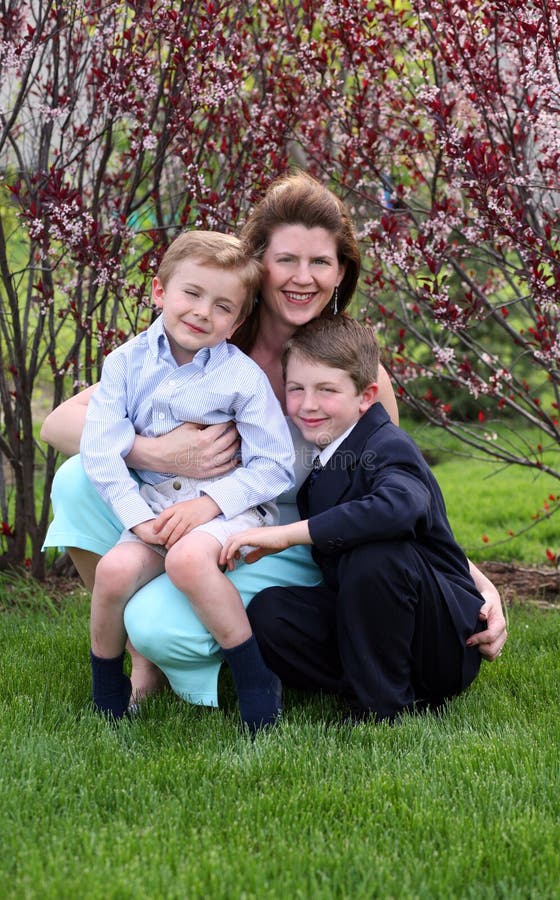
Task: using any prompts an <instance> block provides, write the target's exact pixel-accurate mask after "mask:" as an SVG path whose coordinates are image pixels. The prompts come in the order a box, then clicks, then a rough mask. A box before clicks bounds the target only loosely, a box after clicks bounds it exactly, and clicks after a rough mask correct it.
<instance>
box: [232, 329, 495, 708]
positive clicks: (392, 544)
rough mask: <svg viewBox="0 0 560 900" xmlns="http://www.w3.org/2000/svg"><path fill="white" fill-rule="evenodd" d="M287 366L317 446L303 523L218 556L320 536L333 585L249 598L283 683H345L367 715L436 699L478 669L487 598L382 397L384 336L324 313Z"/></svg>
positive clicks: (293, 398)
mask: <svg viewBox="0 0 560 900" xmlns="http://www.w3.org/2000/svg"><path fill="white" fill-rule="evenodd" d="M283 365H284V375H285V381H286V402H287V408H288V414H289V415H290V417H291V418H292V419H293V421H294V422H295V424H296V425H297V427H298V428H299V429H300V431H301V432H302V434H303V436H304V437H305V438H306V439H307V440H309V441H311V442H312V443H314V444H315V445H316V447H317V458H316V461H315V462H314V471H313V472H312V473H311V475H310V476H309V478H308V479H307V481H306V482H305V483H304V485H303V486H302V488H301V489H300V492H299V494H298V506H299V509H300V514H301V516H302V521H299V522H295V523H293V524H290V525H286V526H282V527H274V528H271V529H266V530H265V531H263V532H262V534H257V533H256V532H255V531H254V530H251V531H247V532H244V533H241V534H239V535H236V536H235V537H232V538H230V539H229V541H228V543H227V544H226V545H225V547H224V549H223V552H222V557H221V559H222V562H225V561H228V563H230V562H231V561H232V560H233V559H234V557H235V554H236V552H237V551H238V548H239V547H240V546H243V545H250V546H254V547H258V548H261V549H259V550H256V551H254V552H253V554H251V555H250V556H249V557H248V558H247V559H248V561H249V560H251V561H253V560H254V559H257V558H260V556H262V555H264V553H266V552H277V551H279V550H282V549H285V548H286V547H288V546H291V545H293V544H312V545H313V549H312V553H313V557H314V558H315V560H316V561H317V563H318V564H319V565H320V567H321V570H322V573H323V580H324V583H323V584H322V585H319V586H318V587H294V588H269V589H267V590H265V591H262V592H261V593H260V594H258V595H257V597H256V598H254V599H253V600H252V601H251V604H250V606H249V609H248V612H249V618H250V620H251V623H252V625H253V630H254V632H255V635H256V637H257V639H258V641H259V644H260V646H261V650H262V652H263V656H264V658H265V660H266V661H267V662H268V665H269V666H270V668H271V669H272V670H273V671H274V672H276V674H277V675H279V676H280V678H282V680H283V681H284V683H285V684H288V685H291V686H294V687H298V688H301V689H308V690H309V689H315V690H320V689H322V690H326V691H331V692H335V693H338V694H339V695H342V696H344V697H346V699H347V700H348V701H349V702H350V705H351V707H352V708H353V713H354V715H355V716H356V717H358V718H361V717H363V716H366V715H371V714H373V715H375V716H376V717H377V718H378V719H388V720H391V719H394V717H395V716H396V715H398V714H399V713H400V712H401V711H402V710H405V709H413V708H424V707H426V706H434V707H436V706H439V705H440V704H441V703H442V702H443V701H444V700H445V699H447V698H448V697H451V696H453V695H455V694H457V693H459V692H460V691H462V690H463V689H465V688H466V687H467V686H468V685H469V684H470V682H471V681H472V680H473V679H474V678H475V676H476V674H477V672H478V668H479V665H480V655H479V653H478V650H477V649H476V647H472V648H470V647H467V646H466V641H467V638H468V637H469V636H470V635H472V634H473V632H475V631H478V630H480V629H481V627H482V625H481V623H480V622H479V611H480V608H481V606H482V604H483V599H482V597H481V595H480V594H479V593H478V591H477V590H476V588H475V585H474V582H473V580H472V578H471V575H470V572H469V566H468V562H467V559H466V557H465V555H464V554H463V552H462V550H461V549H460V547H459V546H458V545H457V543H456V542H455V539H454V537H453V534H452V531H451V528H450V526H449V522H448V520H447V516H446V512H445V505H444V501H443V498H442V495H441V492H440V489H439V487H438V485H437V482H436V480H435V478H434V476H433V475H432V473H431V471H430V469H429V468H428V466H427V464H426V462H425V461H424V459H423V457H422V454H421V453H420V451H419V450H418V448H417V447H416V445H415V444H414V442H413V441H412V439H411V438H410V437H409V436H408V435H407V434H406V433H405V432H404V431H402V430H401V429H399V428H397V427H396V426H395V425H393V424H392V423H391V422H390V420H389V417H388V416H387V414H386V412H385V411H384V409H383V407H382V406H381V405H379V404H377V403H376V402H375V400H376V395H377V384H376V378H377V366H378V349H377V344H376V341H375V335H374V333H373V331H372V329H371V328H368V327H366V326H362V325H360V324H359V323H357V322H355V321H353V320H352V319H349V318H347V317H341V316H339V317H337V318H331V319H320V320H315V321H313V322H311V323H309V324H308V325H306V326H304V327H303V328H301V329H300V330H299V331H298V332H297V333H296V335H295V336H294V337H293V338H292V340H291V341H289V342H288V344H287V346H286V348H285V351H284V358H283ZM286 608H289V614H288V615H285V610H286ZM297 610H301V611H304V612H302V614H301V616H300V617H299V618H298V615H297ZM311 610H313V615H310V611H311ZM286 623H289V624H286ZM308 623H311V624H308Z"/></svg>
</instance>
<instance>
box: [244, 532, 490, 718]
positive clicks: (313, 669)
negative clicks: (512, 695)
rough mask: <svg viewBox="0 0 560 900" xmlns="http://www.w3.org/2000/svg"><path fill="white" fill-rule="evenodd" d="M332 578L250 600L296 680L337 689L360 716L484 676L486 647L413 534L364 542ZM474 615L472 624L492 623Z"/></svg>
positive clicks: (440, 698)
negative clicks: (475, 642) (457, 617)
mask: <svg viewBox="0 0 560 900" xmlns="http://www.w3.org/2000/svg"><path fill="white" fill-rule="evenodd" d="M329 581H330V582H331V583H330V584H323V585H319V586H317V587H297V586H296V587H292V588H284V587H278V588H275V587H271V588H267V589H266V590H264V591H261V592H260V593H259V594H257V595H256V596H255V597H254V598H253V599H252V600H251V603H250V604H249V607H248V610H247V612H248V615H249V619H250V622H251V625H252V627H253V630H254V633H255V635H256V638H257V641H258V643H259V645H260V648H261V652H262V654H263V656H264V659H265V661H266V663H267V665H268V666H269V667H270V668H271V669H272V671H273V672H275V673H276V674H277V675H278V676H279V677H280V678H281V680H282V681H283V683H284V684H285V685H286V686H289V687H295V688H298V689H300V690H323V691H327V692H332V693H336V694H339V695H341V696H343V697H344V698H346V700H347V701H348V702H349V704H350V706H351V707H352V708H353V710H354V712H355V713H356V714H357V715H358V716H360V715H364V714H365V715H368V714H374V715H375V716H377V718H378V719H389V720H390V719H393V718H394V717H395V716H396V715H398V713H399V712H401V711H402V710H405V709H416V708H418V709H421V708H425V707H437V706H440V705H441V704H442V703H443V702H444V701H445V700H446V699H447V698H449V697H452V696H454V695H456V694H458V693H460V692H461V691H462V690H464V689H465V688H466V687H467V686H468V685H469V684H470V682H471V681H472V680H473V679H474V678H475V677H476V675H477V673H478V670H479V666H480V660H481V657H480V653H479V651H478V649H477V648H476V647H474V648H468V647H466V646H465V640H466V637H468V634H466V635H462V636H461V637H460V636H459V635H458V633H457V628H456V627H455V624H454V623H453V621H452V618H451V615H450V613H449V610H448V607H447V604H446V602H445V599H444V597H443V595H442V592H441V588H440V585H439V584H438V581H437V580H436V578H435V576H434V573H433V570H432V569H431V567H430V566H429V565H428V564H427V563H426V562H425V560H424V559H423V558H422V556H421V555H420V553H419V552H418V549H417V548H416V547H415V545H414V544H413V543H407V542H402V541H398V542H397V541H395V542H389V541H387V542H375V543H370V544H362V545H359V546H357V547H355V548H353V549H352V550H351V551H350V552H348V553H346V554H344V555H343V556H342V557H340V559H339V561H338V565H337V567H336V574H335V575H334V576H332V577H330V579H329ZM473 592H474V593H475V594H476V591H475V590H474V587H473ZM473 610H474V606H473ZM472 619H473V621H472V629H471V631H470V633H471V634H472V633H474V632H475V631H478V630H480V629H481V628H482V627H484V625H482V624H481V623H480V622H479V620H478V614H475V613H474V611H473V614H472ZM469 624H470V623H469Z"/></svg>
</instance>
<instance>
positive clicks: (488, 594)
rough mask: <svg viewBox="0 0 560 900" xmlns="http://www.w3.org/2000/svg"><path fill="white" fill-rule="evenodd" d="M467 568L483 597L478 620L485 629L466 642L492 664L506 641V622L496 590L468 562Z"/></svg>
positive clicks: (472, 564) (484, 576)
mask: <svg viewBox="0 0 560 900" xmlns="http://www.w3.org/2000/svg"><path fill="white" fill-rule="evenodd" d="M468 562H469V568H470V570H471V575H472V578H473V581H474V583H475V585H476V587H477V589H478V590H479V591H480V593H481V594H482V596H483V597H484V601H485V602H484V606H482V607H481V610H480V618H481V619H485V620H486V623H487V628H486V630H485V631H479V632H478V633H477V634H473V635H472V637H470V638H469V639H468V641H467V645H468V646H469V647H476V646H478V649H479V651H480V653H481V655H482V656H483V657H484V659H486V660H487V661H488V662H493V661H494V660H495V659H496V657H497V656H499V655H500V653H501V652H502V649H503V646H504V644H505V642H506V640H507V629H506V620H505V617H504V613H503V610H502V601H501V598H500V595H499V593H498V590H497V588H496V587H495V585H494V584H492V582H491V581H490V579H489V578H487V577H486V575H484V574H483V573H482V572H481V571H480V569H477V567H476V566H475V565H474V563H472V562H471V561H470V560H469V561H468Z"/></svg>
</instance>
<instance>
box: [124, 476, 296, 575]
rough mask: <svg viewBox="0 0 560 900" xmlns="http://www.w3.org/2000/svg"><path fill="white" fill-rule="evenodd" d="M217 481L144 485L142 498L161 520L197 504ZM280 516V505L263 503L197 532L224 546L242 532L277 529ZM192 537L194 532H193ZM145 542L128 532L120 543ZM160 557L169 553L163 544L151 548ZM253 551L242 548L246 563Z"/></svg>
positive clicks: (182, 480) (176, 480)
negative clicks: (186, 503) (172, 510)
mask: <svg viewBox="0 0 560 900" xmlns="http://www.w3.org/2000/svg"><path fill="white" fill-rule="evenodd" d="M215 480H216V479H210V478H209V479H206V480H204V481H201V480H197V479H195V478H169V479H168V480H167V481H162V482H161V483H160V484H143V485H142V487H141V488H140V494H141V495H142V497H143V498H144V500H145V501H146V503H147V504H148V505H149V506H150V508H151V510H152V512H153V513H154V514H155V515H156V516H158V515H159V514H160V512H163V510H164V509H168V508H169V507H170V506H173V505H174V504H175V503H179V502H180V501H182V500H194V499H195V498H196V497H200V496H201V495H202V494H204V493H205V491H204V485H207V484H211V482H212V481H215ZM279 518H280V517H279V513H278V507H277V506H276V503H273V502H271V501H269V502H268V503H260V504H259V505H258V506H253V507H252V508H251V509H247V510H245V512H242V513H239V515H237V516H233V517H232V518H231V519H226V517H225V516H224V515H219V516H216V518H215V519H211V520H210V522H206V523H205V524H204V525H197V526H196V528H193V529H192V530H193V531H203V532H205V533H206V534H211V535H212V536H213V537H215V538H216V540H217V541H219V543H220V544H221V545H222V547H223V545H224V544H225V543H226V541H227V539H228V538H229V537H231V535H232V534H238V533H239V532H240V531H246V530H247V529H248V528H264V527H265V526H268V525H277V524H278V522H279ZM189 533H190V532H189ZM134 541H138V542H139V543H141V544H143V543H144V541H142V540H141V538H139V537H138V536H137V535H136V534H134V532H133V531H129V530H128V529H125V530H124V531H123V532H122V534H121V536H120V538H119V540H118V542H117V543H119V544H120V543H127V542H134ZM148 546H150V547H152V549H153V550H155V551H156V553H159V555H160V556H165V554H166V553H167V550H166V548H165V547H162V546H161V544H149V545H148ZM253 549H254V548H253V547H241V548H240V550H239V553H240V556H241V558H242V559H243V558H244V557H245V556H246V555H247V553H249V552H250V551H251V550H253Z"/></svg>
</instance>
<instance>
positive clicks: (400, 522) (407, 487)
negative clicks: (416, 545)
mask: <svg viewBox="0 0 560 900" xmlns="http://www.w3.org/2000/svg"><path fill="white" fill-rule="evenodd" d="M365 482H366V483H365V485H364V486H365V492H364V493H363V494H361V496H359V497H357V498H355V499H349V500H347V501H344V500H343V502H341V503H339V504H338V505H337V506H333V507H332V508H331V509H327V510H325V511H324V512H321V513H319V514H318V515H315V516H312V517H311V518H310V519H309V532H310V535H311V540H312V541H313V543H314V544H315V546H316V547H318V549H319V550H320V551H321V552H322V553H325V554H329V553H341V552H344V551H345V550H348V549H350V548H351V547H353V546H355V545H356V544H364V543H368V542H370V541H387V540H415V539H416V538H418V537H420V536H421V535H422V534H423V533H425V532H426V531H428V530H429V529H430V528H431V526H432V496H431V492H430V490H429V488H428V485H427V484H426V483H425V481H424V479H423V478H422V477H421V473H420V470H419V469H416V467H415V466H414V463H413V462H405V461H403V460H401V461H400V462H396V463H393V462H386V463H385V464H383V463H382V464H381V465H380V466H378V468H377V469H376V470H375V472H373V473H371V475H370V477H369V478H368V479H365Z"/></svg>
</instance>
